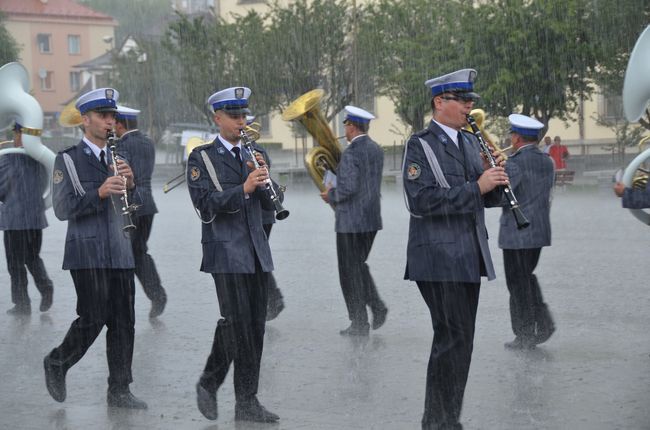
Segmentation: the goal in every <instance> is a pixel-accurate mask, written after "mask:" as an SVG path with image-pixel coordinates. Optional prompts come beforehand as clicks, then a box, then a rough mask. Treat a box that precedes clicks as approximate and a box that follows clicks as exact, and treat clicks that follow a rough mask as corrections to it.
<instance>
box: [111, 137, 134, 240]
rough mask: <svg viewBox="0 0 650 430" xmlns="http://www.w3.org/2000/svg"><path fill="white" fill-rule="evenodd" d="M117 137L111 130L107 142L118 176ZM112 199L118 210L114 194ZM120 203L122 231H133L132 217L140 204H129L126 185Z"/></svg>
mask: <svg viewBox="0 0 650 430" xmlns="http://www.w3.org/2000/svg"><path fill="white" fill-rule="evenodd" d="M117 140H118V139H117V138H116V137H115V132H113V131H109V132H108V136H107V143H108V148H109V149H110V150H111V163H112V164H113V175H114V176H118V175H119V173H117V159H118V155H117ZM122 179H123V180H124V182H125V183H126V178H124V177H122ZM111 201H112V202H113V208H115V211H117V207H116V206H115V200H114V199H113V196H111ZM120 203H121V206H122V207H121V209H120V210H119V212H120V214H121V215H122V231H124V232H127V233H128V232H131V231H132V230H134V229H135V224H133V220H132V219H131V214H132V213H133V212H135V211H136V209H138V205H135V204H131V205H130V204H129V197H128V191H127V190H126V187H125V188H124V192H123V193H122V195H121V196H120Z"/></svg>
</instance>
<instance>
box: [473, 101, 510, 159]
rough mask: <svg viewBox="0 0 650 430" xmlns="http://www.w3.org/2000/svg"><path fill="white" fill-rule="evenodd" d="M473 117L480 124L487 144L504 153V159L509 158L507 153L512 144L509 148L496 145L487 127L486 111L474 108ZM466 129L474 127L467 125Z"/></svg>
mask: <svg viewBox="0 0 650 430" xmlns="http://www.w3.org/2000/svg"><path fill="white" fill-rule="evenodd" d="M469 114H470V116H471V117H472V118H474V121H476V125H477V126H478V128H479V130H480V131H481V135H482V136H483V139H485V141H486V142H487V144H488V145H489V146H490V147H492V148H494V149H495V150H496V151H497V152H498V153H499V154H501V155H503V158H504V159H506V160H507V159H508V154H506V152H507V151H509V150H511V149H512V145H510V146H508V147H507V148H499V146H497V145H495V143H494V140H493V139H492V136H490V134H489V133H488V132H487V130H486V129H485V124H484V123H485V117H486V115H485V111H484V110H483V109H472V111H471V112H470V113H469ZM465 130H467V131H470V132H471V131H472V127H470V126H469V125H467V126H466V127H465Z"/></svg>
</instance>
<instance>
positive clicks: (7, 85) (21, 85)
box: [0, 62, 56, 208]
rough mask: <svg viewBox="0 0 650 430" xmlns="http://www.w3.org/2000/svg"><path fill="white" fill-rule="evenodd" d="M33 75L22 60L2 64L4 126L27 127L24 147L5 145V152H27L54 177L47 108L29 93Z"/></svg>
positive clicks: (0, 116) (0, 122)
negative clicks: (45, 127)
mask: <svg viewBox="0 0 650 430" xmlns="http://www.w3.org/2000/svg"><path fill="white" fill-rule="evenodd" d="M29 90H30V85H29V74H28V73H27V70H26V69H25V67H24V66H23V65H22V64H20V63H15V62H14V63H7V64H5V65H4V66H2V67H0V94H1V95H2V97H0V129H3V128H6V127H9V126H10V125H11V124H12V123H13V122H14V121H18V123H19V124H20V125H22V126H23V129H22V133H23V137H22V141H23V147H22V148H4V149H1V150H0V155H3V154H12V153H13V154H16V153H18V154H26V155H28V156H30V157H31V158H33V159H34V160H36V161H38V162H39V163H41V164H42V165H43V166H45V169H46V170H47V176H48V178H52V172H53V171H54V159H55V158H56V155H55V154H54V152H52V151H51V150H50V149H49V148H48V147H46V146H45V145H43V143H42V142H41V133H42V132H43V109H42V108H41V105H40V104H39V103H38V101H37V100H36V99H35V98H34V97H33V96H32V95H31V94H29ZM43 200H45V207H47V208H49V207H51V206H52V186H51V185H50V186H49V187H48V189H47V191H46V192H45V194H44V195H43Z"/></svg>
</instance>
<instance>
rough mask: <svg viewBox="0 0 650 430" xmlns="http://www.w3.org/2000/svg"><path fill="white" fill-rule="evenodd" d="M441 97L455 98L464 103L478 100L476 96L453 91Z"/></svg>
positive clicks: (454, 99)
mask: <svg viewBox="0 0 650 430" xmlns="http://www.w3.org/2000/svg"><path fill="white" fill-rule="evenodd" d="M440 98H441V99H443V100H453V101H457V102H463V103H467V102H475V101H476V100H478V99H477V98H476V97H474V96H469V95H465V94H462V93H461V94H456V93H452V94H448V95H444V96H440Z"/></svg>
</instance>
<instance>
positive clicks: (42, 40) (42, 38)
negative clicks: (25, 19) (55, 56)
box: [36, 34, 52, 54]
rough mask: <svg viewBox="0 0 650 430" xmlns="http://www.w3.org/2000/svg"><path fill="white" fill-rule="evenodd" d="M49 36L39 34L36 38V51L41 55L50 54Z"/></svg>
mask: <svg viewBox="0 0 650 430" xmlns="http://www.w3.org/2000/svg"><path fill="white" fill-rule="evenodd" d="M51 37H52V35H51V34H39V35H37V36H36V43H37V44H38V50H39V51H40V53H41V54H49V53H50V52H52V50H51V47H50V39H51Z"/></svg>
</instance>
